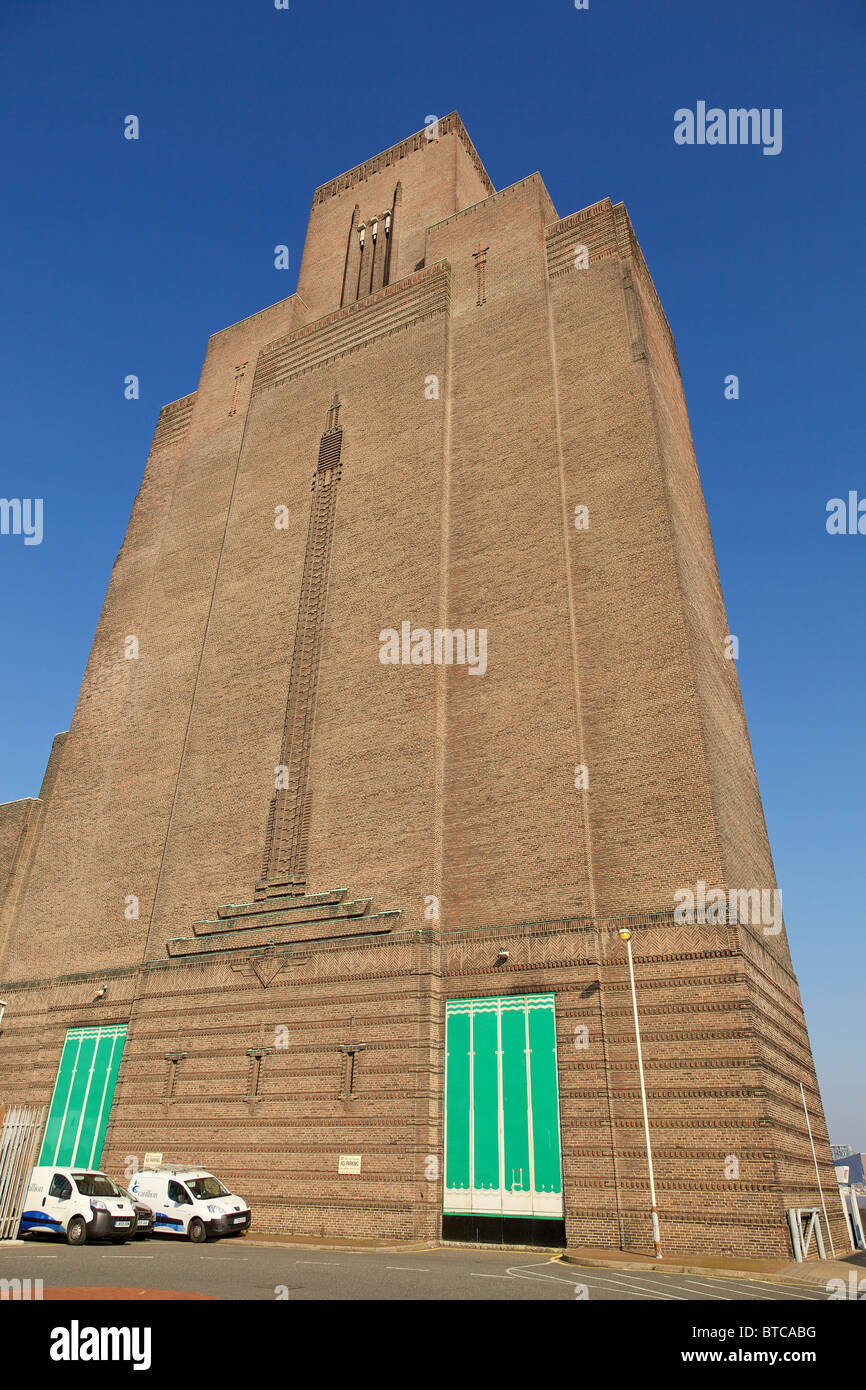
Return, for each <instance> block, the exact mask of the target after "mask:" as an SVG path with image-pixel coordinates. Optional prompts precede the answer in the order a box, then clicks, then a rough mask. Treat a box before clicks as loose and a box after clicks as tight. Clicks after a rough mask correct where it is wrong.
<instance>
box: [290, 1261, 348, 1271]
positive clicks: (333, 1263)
mask: <svg viewBox="0 0 866 1390" xmlns="http://www.w3.org/2000/svg"><path fill="white" fill-rule="evenodd" d="M295 1264H296V1265H330V1266H331V1268H332V1269H342V1268H343V1266H342V1264H340V1262H339V1261H338V1260H295Z"/></svg>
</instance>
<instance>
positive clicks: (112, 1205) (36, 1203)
mask: <svg viewBox="0 0 866 1390" xmlns="http://www.w3.org/2000/svg"><path fill="white" fill-rule="evenodd" d="M27 1231H53V1232H54V1234H55V1235H60V1236H65V1237H66V1243H67V1245H83V1244H84V1242H85V1241H86V1240H100V1239H103V1240H112V1241H114V1242H115V1244H117V1245H119V1244H121V1243H122V1242H123V1241H124V1240H129V1238H130V1236H131V1235H132V1234H133V1232H134V1231H135V1207H134V1206H133V1205H132V1203H131V1202H130V1200H129V1198H128V1197H124V1195H123V1194H122V1192H121V1191H120V1188H119V1187H118V1186H117V1184H116V1183H113V1182H112V1180H111V1178H110V1177H109V1176H108V1174H107V1173H101V1172H99V1171H98V1170H95V1169H87V1168H61V1167H53V1168H34V1169H33V1172H32V1174H31V1176H30V1186H29V1187H28V1189H27V1197H26V1199H25V1202H24V1211H23V1213H22V1216H21V1225H20V1227H19V1233H20V1234H21V1235H23V1234H24V1233H25V1232H27Z"/></svg>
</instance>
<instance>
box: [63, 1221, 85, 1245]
mask: <svg viewBox="0 0 866 1390" xmlns="http://www.w3.org/2000/svg"><path fill="white" fill-rule="evenodd" d="M86 1240H87V1225H86V1223H85V1220H84V1217H83V1216H73V1218H72V1220H71V1221H70V1223H69V1225H68V1226H67V1227H66V1244H67V1245H83V1244H84V1242H85V1241H86Z"/></svg>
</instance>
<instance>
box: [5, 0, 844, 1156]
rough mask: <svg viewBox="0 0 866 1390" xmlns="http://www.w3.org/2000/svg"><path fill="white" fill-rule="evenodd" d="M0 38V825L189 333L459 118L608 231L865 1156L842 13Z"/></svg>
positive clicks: (312, 9) (236, 308)
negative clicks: (662, 381)
mask: <svg viewBox="0 0 866 1390" xmlns="http://www.w3.org/2000/svg"><path fill="white" fill-rule="evenodd" d="M0 40H2V42H0V108H2V117H3V130H4V147H3V166H4V169H3V194H4V198H3V209H2V213H0V217H2V234H3V248H4V266H3V275H2V282H3V284H2V291H0V293H2V321H3V331H2V334H0V352H2V370H0V390H2V397H3V399H2V411H3V443H4V448H3V456H2V470H0V496H5V497H42V498H44V503H45V536H44V540H43V543H42V544H41V545H39V546H30V547H24V546H23V544H22V541H21V538H20V537H18V538H13V537H9V536H5V537H0V594H2V600H3V601H2V611H0V642H2V648H0V652H2V655H0V719H2V740H0V801H4V800H13V799H15V798H18V797H22V796H31V795H35V794H36V793H37V792H38V790H39V783H40V779H41V776H42V772H43V768H44V765H45V760H46V758H47V755H48V751H49V748H50V746H51V738H52V736H53V734H54V733H55V732H56V731H58V730H60V729H65V728H67V727H68V725H69V721H70V718H71V715H72V710H73V706H74V703H75V698H76V694H77V691H78V687H79V683H80V680H81V675H82V672H83V669H84V665H85V662H86V659H87V655H88V651H89V648H90V643H91V640H92V637H93V632H94V629H95V626H96V621H97V618H98V616H99V610H100V606H101V603H102V599H103V595H104V592H105V587H106V584H107V582H108V577H109V574H110V572H111V566H112V564H113V562H114V558H115V556H116V554H117V551H118V549H119V547H120V545H121V542H122V540H123V535H124V531H125V527H126V522H127V518H128V516H129V511H130V508H131V505H132V501H133V498H134V496H135V493H136V490H137V488H138V484H139V481H140V478H141V473H142V470H143V467H144V461H145V458H146V455H147V450H148V447H149V443H150V438H151V435H152V432H153V428H154V424H155V422H156V417H157V413H158V410H159V408H160V406H161V405H162V404H164V403H165V402H166V401H171V400H174V399H176V398H177V397H178V396H182V395H185V394H186V393H187V392H188V391H191V390H193V389H194V388H195V386H196V384H197V380H198V374H199V370H200V366H201V360H202V356H203V352H204V347H205V342H206V339H207V336H208V334H210V333H211V332H213V331H215V330H217V329H219V328H222V327H224V326H225V325H227V324H230V323H233V322H235V321H236V320H238V319H240V318H243V317H245V316H246V315H247V314H249V313H252V312H254V311H255V310H257V309H259V308H262V307H263V306H265V305H267V304H271V303H273V302H274V301H275V300H278V299H282V298H284V297H285V296H286V295H288V294H290V293H291V292H292V290H293V289H294V286H295V280H296V276H297V268H298V265H299V262H300V255H301V250H302V247H303V236H304V231H305V226H306V218H307V212H308V209H309V204H310V198H311V194H312V191H313V188H314V187H315V186H316V185H317V184H319V183H321V182H323V181H324V180H325V179H327V178H329V177H331V176H333V175H335V174H338V173H341V172H342V171H343V170H344V169H347V168H350V167H351V166H352V165H354V164H356V163H358V162H360V161H361V160H362V159H365V158H367V157H368V156H370V155H371V154H374V153H376V152H378V151H379V150H381V149H384V148H385V147H387V146H388V145H391V144H393V143H395V142H396V141H398V140H399V139H401V138H403V137H404V136H405V135H408V134H410V133H411V132H412V131H415V130H417V129H419V128H420V127H421V126H422V125H423V124H424V118H425V116H427V115H428V114H437V115H444V114H446V113H447V112H448V111H450V110H452V109H453V108H455V107H456V108H457V109H458V110H459V111H460V113H461V115H462V117H463V119H464V121H465V123H466V125H467V127H468V129H469V132H470V134H471V136H472V138H473V140H474V142H475V144H476V146H477V148H478V151H479V153H480V155H481V157H482V159H483V160H484V162H485V164H486V166H487V169H488V172H489V173H490V176H491V178H492V179H493V181H494V183H495V185H496V186H497V187H498V188H501V187H505V186H507V185H508V184H510V183H513V182H514V181H515V180H517V179H520V178H522V177H524V176H525V175H526V174H528V173H530V172H531V171H532V170H534V169H538V170H540V172H541V173H542V175H543V177H544V180H545V182H546V184H547V187H548V189H549V191H550V194H551V196H552V198H553V201H554V203H555V204H556V206H557V208H558V210H559V213H560V215H561V216H565V215H566V214H568V213H570V212H573V211H575V210H576V209H578V208H581V207H585V206H586V205H587V204H589V203H592V202H595V201H596V200H598V199H599V198H603V197H604V196H605V195H610V197H611V198H613V199H614V201H618V200H620V199H622V200H624V201H625V203H626V205H627V207H628V209H629V211H630V213H631V216H632V219H633V221H634V224H635V226H636V229H637V233H638V236H639V238H640V240H641V243H642V245H643V249H644V252H645V254H646V256H647V259H648V262H649V265H650V268H651V271H652V274H653V276H654V278H655V282H656V285H657V287H658V290H659V293H660V296H661V299H662V302H663V304H664V306H665V309H666V311H667V314H668V317H669V319H670V322H671V325H672V327H673V331H674V334H675V336H676V340H677V344H678V349H679V355H680V362H681V366H682V373H683V378H684V381H685V389H686V397H687V400H688V405H689V410H690V414H691V421H692V429H693V432H694V437H695V444H696V448H697V454H698V460H699V463H700V469H701V475H702V479H703V484H704V489H705V492H706V496H707V501H708V505H709V509H710V518H711V522H712V526H713V533H714V536H715V541H716V547H717V552H718V559H719V566H720V570H721V576H722V585H723V589H724V594H725V599H726V601H727V605H728V613H729V621H730V626H731V631H732V632H734V633H735V634H737V635H738V637H739V639H740V661H739V672H740V680H741V682H742V687H743V696H744V700H745V706H746V714H747V717H748V720H749V727H750V731H751V737H752V743H753V747H754V753H755V759H756V762H757V767H758V776H759V779H760V783H761V788H762V792H763V798H764V806H765V809H766V815H767V821H768V824H769V830H770V839H771V842H772V846H773V851H774V854H775V860H776V866H777V872H778V877H779V882H780V884H781V886H782V889H783V894H784V905H785V913H786V919H787V925H788V930H789V935H790V938H791V944H792V949H793V952H794V958H795V964H796V967H797V969H798V971H799V978H800V984H801V989H802V992H803V996H804V1000H805V1004H806V1011H807V1018H808V1021H809V1025H810V1031H811V1037H812V1043H813V1047H814V1050H815V1054H816V1060H817V1063H818V1070H819V1076H820V1079H821V1083H822V1087H823V1094H824V1099H825V1105H826V1108H827V1113H828V1119H829V1124H830V1131H831V1138H832V1139H833V1140H834V1142H850V1143H852V1144H854V1145H855V1147H859V1148H866V1105H864V1084H863V1068H864V1058H866V1001H864V997H863V996H864V978H866V969H864V966H866V941H864V894H863V893H862V892H861V880H860V874H861V872H863V868H864V864H866V855H864V787H866V775H864V774H866V768H864V762H866V759H864V731H863V713H864V684H866V679H864V678H866V649H864V611H866V586H864V563H866V535H864V536H837V537H830V536H828V534H827V532H826V530H825V507H826V503H827V500H828V499H829V498H831V497H836V496H843V497H844V496H847V494H848V491H849V490H850V489H857V490H859V492H860V495H862V496H866V469H864V431H863V398H864V390H863V369H864V343H866V305H864V278H863V264H864V252H863V240H864V228H866V198H864V182H863V168H864V151H863V143H864V119H863V104H862V94H863V81H864V72H866V10H864V8H863V5H862V0H728V3H726V4H710V3H707V2H706V0H704V2H703V3H695V0H665V3H663V4H659V3H653V0H590V7H589V9H588V10H587V11H584V12H578V11H576V10H575V8H574V5H573V0H540V3H534V4H523V3H516V0H497V3H491V0H477V3H475V4H467V3H465V0H461V3H455V0H437V3H436V4H435V5H424V4H419V3H412V4H409V3H400V2H399V0H366V3H365V4H363V5H358V4H351V3H347V2H346V0H343V2H342V3H329V0H291V8H290V9H289V11H288V12H284V11H277V10H276V9H275V8H274V5H273V0H242V2H241V0H237V3H233V4H232V3H227V0H182V3H177V2H175V3H171V4H169V3H160V4H157V3H152V0H137V3H130V2H129V0H126V2H125V3H124V0H112V3H106V0H89V3H87V4H85V5H83V6H78V5H70V4H68V3H66V0H64V2H63V3H60V2H59V0H54V2H53V3H51V2H50V0H49V2H47V3H46V2H45V0H5V3H4V4H3V7H2V17H0ZM698 100H705V101H707V103H708V104H709V105H711V106H712V105H718V106H720V107H723V108H727V107H731V106H734V107H736V106H757V107H768V108H775V107H781V108H782V110H783V113H784V114H783V148H782V152H781V154H779V155H778V156H776V157H771V156H764V155H763V154H762V153H761V150H760V149H759V148H753V147H747V148H742V147H713V148H711V147H708V146H703V147H698V146H694V147H691V148H689V147H680V146H678V145H676V144H675V143H674V140H673V129H674V119H673V113H674V111H675V110H676V109H677V108H679V107H692V108H694V106H695V104H696V102H697V101H698ZM129 113H135V114H136V115H138V116H139V117H140V121H141V139H140V140H139V141H138V142H137V143H134V142H130V141H126V140H124V139H123V138H122V123H123V118H124V116H125V115H127V114H129ZM277 243H286V244H287V245H288V246H289V247H290V249H291V268H290V270H289V271H288V272H285V271H283V272H281V271H277V270H275V269H274V266H273V247H274V246H275V245H276V244H277ZM128 373H135V374H137V375H138V376H139V377H140V379H141V399H140V400H138V401H135V402H130V401H125V400H124V397H123V379H124V377H125V376H126V375H127V374H128ZM728 373H736V374H737V375H738V376H739V378H740V388H741V398H740V400H739V401H735V402H734V401H726V400H725V399H724V396H723V380H724V377H725V376H726V374H728Z"/></svg>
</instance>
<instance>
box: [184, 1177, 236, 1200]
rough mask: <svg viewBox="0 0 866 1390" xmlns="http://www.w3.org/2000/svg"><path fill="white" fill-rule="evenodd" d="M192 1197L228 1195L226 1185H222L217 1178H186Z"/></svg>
mask: <svg viewBox="0 0 866 1390" xmlns="http://www.w3.org/2000/svg"><path fill="white" fill-rule="evenodd" d="M186 1185H187V1187H188V1188H189V1190H190V1192H191V1193H192V1195H193V1197H197V1198H198V1199H199V1200H201V1198H203V1197H228V1196H230V1193H229V1190H228V1188H227V1187H223V1185H222V1183H221V1182H220V1180H219V1178H192V1179H187V1183H186Z"/></svg>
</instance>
